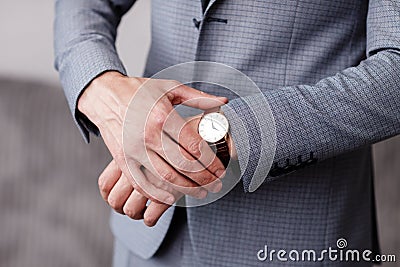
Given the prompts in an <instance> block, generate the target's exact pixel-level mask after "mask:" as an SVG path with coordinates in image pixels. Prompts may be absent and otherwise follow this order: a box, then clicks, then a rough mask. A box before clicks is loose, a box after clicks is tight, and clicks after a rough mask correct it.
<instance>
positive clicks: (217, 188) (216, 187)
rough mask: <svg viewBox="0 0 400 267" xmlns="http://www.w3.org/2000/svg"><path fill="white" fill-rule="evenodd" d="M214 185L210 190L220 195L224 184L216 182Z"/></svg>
mask: <svg viewBox="0 0 400 267" xmlns="http://www.w3.org/2000/svg"><path fill="white" fill-rule="evenodd" d="M213 183H214V184H213V185H212V186H211V188H210V190H211V192H213V193H218V192H219V191H221V189H222V182H221V181H220V180H215V181H214V182H213Z"/></svg>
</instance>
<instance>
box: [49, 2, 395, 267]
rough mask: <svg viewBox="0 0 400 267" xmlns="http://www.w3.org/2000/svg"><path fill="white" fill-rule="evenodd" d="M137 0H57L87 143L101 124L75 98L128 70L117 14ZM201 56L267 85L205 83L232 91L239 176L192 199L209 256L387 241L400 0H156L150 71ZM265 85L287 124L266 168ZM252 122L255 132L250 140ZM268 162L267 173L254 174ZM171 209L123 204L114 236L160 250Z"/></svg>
mask: <svg viewBox="0 0 400 267" xmlns="http://www.w3.org/2000/svg"><path fill="white" fill-rule="evenodd" d="M133 3H134V1H130V0H108V1H106V0H86V1H81V0H57V1H56V20H55V51H56V68H57V69H58V70H59V72H60V79H61V83H62V85H63V87H64V89H65V94H66V96H67V99H68V102H69V105H70V108H71V111H72V113H73V114H74V118H75V120H76V122H77V124H78V126H79V128H80V130H81V131H82V133H83V135H84V137H85V138H86V139H87V140H88V139H89V132H94V133H97V129H96V128H95V127H94V125H93V124H91V123H90V121H88V120H87V119H86V118H85V117H84V116H82V114H80V113H79V112H78V111H77V110H76V102H77V99H78V97H79V95H80V93H81V92H82V91H83V90H84V88H85V86H86V85H87V84H88V83H89V82H90V81H91V80H92V79H94V78H95V77H96V76H98V75H99V74H101V73H103V72H104V71H107V70H117V71H119V72H121V73H125V70H124V67H123V65H122V63H121V61H120V60H119V58H118V54H117V52H116V49H115V45H114V42H115V37H116V29H117V27H118V24H119V21H120V19H121V17H122V16H123V14H124V13H125V12H126V11H127V10H128V9H129V8H130V7H131V6H132V5H133ZM193 60H204V61H215V62H220V63H224V64H227V65H229V66H232V67H234V68H236V69H238V70H240V71H242V72H244V73H245V74H246V75H248V76H249V77H250V78H251V79H252V80H253V81H254V82H255V83H256V84H257V85H258V86H259V87H260V89H261V90H262V93H260V94H262V95H249V96H246V97H245V98H235V96H234V95H230V94H229V93H226V92H225V91H218V90H217V91H216V89H215V88H214V89H213V88H211V87H204V88H202V89H203V90H206V91H209V92H210V93H214V94H226V96H228V97H229V98H230V102H229V104H228V105H227V107H225V108H224V111H225V114H226V116H227V117H228V120H229V122H230V125H231V135H232V138H233V140H234V142H235V145H236V148H237V151H238V156H239V165H240V173H241V175H242V183H240V184H238V185H237V186H236V187H235V188H234V189H233V190H232V191H231V192H230V193H229V194H228V195H226V196H225V197H224V198H222V199H221V200H219V201H216V202H214V203H212V204H210V205H206V206H202V207H197V208H189V209H188V210H187V220H188V226H189V232H190V237H191V243H192V246H193V249H194V251H195V254H196V256H197V259H198V261H199V262H201V263H202V264H204V265H207V266H253V265H256V264H257V263H258V260H257V256H256V254H257V252H258V251H259V250H260V249H262V248H263V247H264V245H268V247H270V248H271V249H287V250H290V249H297V250H302V249H315V250H322V249H326V248H328V247H330V246H331V247H335V246H336V240H337V239H338V238H346V239H347V241H348V244H349V246H351V247H352V248H360V249H362V248H364V249H365V248H368V249H372V250H374V251H376V250H377V241H376V229H375V214H374V198H373V177H372V172H371V169H372V168H371V167H372V165H371V146H370V145H371V144H373V143H375V142H377V141H380V140H383V139H385V138H389V137H391V136H394V135H396V134H398V133H399V132H400V88H399V84H400V74H399V73H400V3H399V2H398V1H390V0H370V1H369V2H368V1H364V0H339V1H331V0H283V1H272V0H264V1H263V0H252V1H250V0H211V1H210V3H209V4H208V6H207V8H206V9H205V10H202V5H201V1H199V0H168V1H162V0H153V6H152V44H151V49H150V52H149V55H148V62H147V66H146V71H145V74H144V75H145V76H151V75H152V74H154V73H156V72H157V71H160V70H162V69H164V68H166V67H169V66H171V65H174V64H177V63H182V62H187V61H193ZM243 90H246V88H244V89H243ZM260 96H262V97H263V98H264V99H267V101H268V103H269V106H270V108H271V110H272V113H273V115H274V118H275V124H276V138H277V139H276V142H277V143H276V152H275V154H274V155H275V157H274V165H273V168H272V169H271V171H270V172H268V168H267V167H266V166H263V164H265V162H266V158H267V157H268V155H270V154H269V151H265V150H263V149H262V147H261V141H260V139H261V138H260V136H261V135H262V134H263V133H265V134H267V133H268V127H269V124H268V122H267V121H266V122H262V121H261V122H260V123H259V125H262V127H253V126H254V125H257V123H256V122H255V114H258V115H260V114H263V113H264V112H266V107H265V102H263V101H260V99H261V98H262V97H260ZM228 107H229V108H228ZM259 117H262V116H259ZM244 132H247V133H249V136H251V144H252V145H251V146H250V148H249V147H248V146H247V144H248V141H249V140H245V139H246V138H243V133H244ZM270 152H271V151H270ZM271 153H272V152H271ZM244 155H248V156H249V157H248V160H247V157H245V156H244ZM257 165H260V166H261V172H257V173H256V172H255V169H256V166H257ZM263 167H264V168H263ZM289 171H290V172H291V173H289ZM254 175H256V176H257V177H254ZM260 177H261V178H264V177H267V179H266V182H265V183H264V184H263V185H262V186H261V187H259V188H258V189H257V190H256V191H255V192H253V193H249V192H248V191H249V185H250V183H251V181H252V179H259V178H260ZM172 213H173V209H170V210H169V211H168V212H166V214H164V215H163V217H162V218H161V221H160V222H159V223H158V225H157V226H156V227H155V228H151V229H150V228H146V227H145V226H144V225H143V223H142V222H135V221H132V220H130V219H128V218H126V217H124V216H120V215H116V214H114V215H113V216H112V218H111V226H112V229H113V232H114V234H115V236H116V238H118V239H120V240H121V241H122V242H123V243H125V244H126V245H127V246H128V247H129V248H130V249H131V250H132V251H133V252H134V253H136V254H138V255H140V256H142V257H144V258H149V257H151V256H152V255H153V254H154V252H155V251H156V250H157V248H158V246H159V245H160V243H161V242H162V240H163V237H164V235H165V233H166V231H167V229H168V228H169V227H170V225H169V223H170V220H171V217H172ZM269 264H270V266H274V265H279V264H284V265H291V264H293V265H296V263H295V262H290V261H289V262H277V261H274V262H270V263H269ZM301 264H302V266H307V265H309V264H310V265H312V263H311V262H303V263H301ZM321 264H323V265H324V266H336V265H340V264H343V263H341V262H332V261H324V262H323V263H321ZM354 265H355V264H351V266H354ZM367 265H368V264H367Z"/></svg>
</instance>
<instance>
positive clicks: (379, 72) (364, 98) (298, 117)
mask: <svg viewBox="0 0 400 267" xmlns="http://www.w3.org/2000/svg"><path fill="white" fill-rule="evenodd" d="M399 70H400V52H399V51H396V50H387V51H381V52H379V53H377V54H376V55H374V56H371V57H370V58H368V59H366V60H365V61H363V62H361V64H360V65H359V66H357V67H352V68H348V69H346V70H344V71H343V72H340V73H338V74H336V75H335V76H332V77H328V78H326V79H323V80H321V81H320V82H318V83H317V84H315V85H313V86H309V85H298V86H291V87H286V88H282V89H278V90H269V91H264V92H263V93H262V95H260V96H258V97H254V96H250V97H249V99H248V102H250V103H251V107H249V108H243V107H244V105H246V104H245V103H244V101H245V100H246V99H236V100H233V101H231V102H230V103H229V104H228V106H229V107H230V108H231V109H232V110H233V111H237V113H234V112H232V111H225V113H226V115H227V117H228V119H229V120H230V123H231V125H232V127H231V129H232V130H231V133H232V138H233V140H234V142H235V145H236V149H237V150H238V156H239V163H240V166H241V172H242V175H243V180H244V184H245V190H249V185H250V183H251V180H252V179H253V175H255V174H254V169H251V168H252V164H250V165H247V163H246V159H245V157H243V156H242V155H243V154H246V153H248V154H249V156H250V157H249V161H252V160H253V161H257V160H258V161H259V162H260V161H262V160H263V157H264V158H265V157H266V155H263V154H260V149H259V147H260V146H261V144H260V142H261V140H260V139H257V138H256V139H252V140H251V146H250V147H248V144H247V143H246V140H245V138H243V133H242V132H243V131H242V130H240V128H239V127H235V125H236V124H239V120H240V119H243V117H244V116H246V115H248V114H246V110H247V112H248V113H251V112H254V113H255V114H259V115H260V114H263V113H264V112H265V105H264V103H265V102H263V101H261V100H259V99H262V97H263V98H264V99H263V100H266V101H267V102H268V103H269V106H270V108H271V111H272V114H273V116H274V120H275V127H276V151H275V156H274V158H273V162H274V163H275V164H276V165H275V166H280V167H285V166H286V165H287V164H288V163H289V164H291V165H296V164H298V163H299V161H301V162H303V163H304V162H305V161H307V160H308V159H309V158H310V153H312V156H313V158H314V159H315V160H317V161H322V160H324V159H327V158H330V157H334V156H336V155H339V154H342V153H345V152H348V151H351V150H354V149H357V148H359V147H362V146H364V145H368V144H372V143H375V142H378V141H380V140H383V139H386V138H389V137H391V136H394V135H396V134H398V133H399V132H400V90H399V87H398V86H399V84H400V75H399V74H398V73H399ZM239 111H240V112H239ZM243 111H245V112H243ZM249 117H250V118H251V116H246V119H243V120H242V122H244V124H245V126H246V129H247V131H248V132H249V133H250V134H252V135H251V136H252V137H253V136H254V133H255V131H254V130H253V129H252V126H253V125H254V123H255V122H252V121H251V119H250V120H249ZM257 117H258V118H263V116H257ZM264 118H265V116H264ZM266 119H267V118H266ZM258 125H264V126H265V127H264V129H260V131H261V133H262V132H267V134H266V136H268V135H270V134H269V131H270V129H266V127H268V122H262V121H261V122H259V124H258ZM269 125H271V124H269ZM270 127H271V126H270ZM249 136H250V135H249ZM246 149H247V150H249V151H245V150H246ZM242 152H243V153H242ZM267 152H269V153H274V151H267ZM257 153H258V154H257ZM246 165H247V168H246ZM303 166H307V164H302V166H301V167H303ZM249 168H250V169H249ZM261 170H263V169H262V168H261ZM263 171H264V172H263V173H262V172H261V173H257V174H256V175H261V176H263V177H267V175H268V169H264V170H263ZM283 174H285V172H284V171H282V170H281V172H280V173H278V175H277V176H279V175H283ZM275 176H276V175H275ZM269 178H271V175H270V177H269ZM246 186H247V188H246Z"/></svg>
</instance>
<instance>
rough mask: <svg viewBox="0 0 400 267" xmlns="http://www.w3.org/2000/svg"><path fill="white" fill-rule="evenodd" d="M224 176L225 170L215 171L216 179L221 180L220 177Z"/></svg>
mask: <svg viewBox="0 0 400 267" xmlns="http://www.w3.org/2000/svg"><path fill="white" fill-rule="evenodd" d="M224 174H225V170H223V169H219V170H217V171H216V172H215V175H216V176H217V177H218V178H222V177H223V176H224Z"/></svg>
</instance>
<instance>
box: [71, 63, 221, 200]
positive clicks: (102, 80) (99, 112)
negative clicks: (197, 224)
mask: <svg viewBox="0 0 400 267" xmlns="http://www.w3.org/2000/svg"><path fill="white" fill-rule="evenodd" d="M143 84H145V86H144V87H145V88H141V87H142V85H143ZM142 89H145V90H142ZM132 99H133V101H132V103H131V100H132ZM226 102H227V99H226V98H222V97H216V96H212V95H208V94H205V93H203V92H201V91H198V90H195V89H193V88H190V87H188V86H185V85H182V84H180V83H179V82H176V81H171V80H150V79H145V78H129V77H126V76H124V75H122V74H120V73H118V72H114V71H110V72H106V73H104V74H102V75H101V76H99V77H98V78H96V79H94V80H93V81H92V82H91V83H90V84H89V86H88V87H87V88H86V90H85V91H84V93H83V94H82V96H81V97H80V99H79V102H78V109H79V110H80V111H81V112H82V113H83V114H85V115H86V116H87V117H88V119H90V120H91V121H92V122H93V123H94V124H95V125H96V126H97V127H98V128H99V130H100V133H101V135H102V137H103V140H104V142H105V144H106V146H107V147H108V149H109V150H110V153H111V154H112V156H113V158H114V160H115V161H116V163H117V165H118V166H119V168H120V169H121V170H122V172H123V174H124V175H125V176H126V177H127V178H128V179H129V181H130V182H131V183H132V185H133V187H134V189H135V190H137V191H138V192H140V193H141V194H143V195H144V196H145V197H147V198H149V199H150V200H152V201H155V202H162V203H167V204H172V203H173V202H174V201H175V197H174V196H173V194H171V193H170V192H168V191H165V190H163V189H162V188H163V186H162V185H163V184H165V183H168V184H169V185H171V186H172V187H173V189H175V190H177V191H179V192H182V193H183V194H187V195H191V196H193V197H197V198H203V197H205V196H206V195H207V191H206V190H205V188H206V189H207V190H209V191H212V192H218V191H219V190H220V189H221V187H222V183H221V181H220V180H219V179H218V178H219V177H221V176H222V175H223V173H224V166H223V164H222V163H221V161H220V160H219V159H218V158H217V157H215V154H214V153H213V151H212V150H211V149H210V148H209V146H208V145H207V144H206V142H205V141H203V140H202V138H201V137H200V136H199V134H198V133H197V131H195V130H194V129H193V127H187V126H186V121H185V119H183V118H182V117H180V116H179V115H178V114H177V113H176V111H175V109H174V107H173V106H174V105H177V104H184V105H188V106H191V107H194V108H199V109H203V110H206V109H210V108H214V107H216V106H220V105H222V104H225V103H226ZM128 107H129V112H127V111H128ZM126 114H127V115H126ZM125 115H126V116H127V117H125ZM168 118H172V119H168ZM125 120H127V121H129V123H130V127H131V129H133V131H130V132H129V134H130V135H129V145H127V144H124V145H125V150H124V147H123V145H122V144H123V127H124V122H125ZM127 146H128V149H126V148H127ZM128 165H129V167H128ZM143 169H146V170H148V171H150V172H151V173H152V174H153V175H151V176H150V175H148V176H146V175H144V174H143V172H142V170H143ZM149 176H150V177H153V179H149V178H148V177H149ZM204 186H205V187H204Z"/></svg>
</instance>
